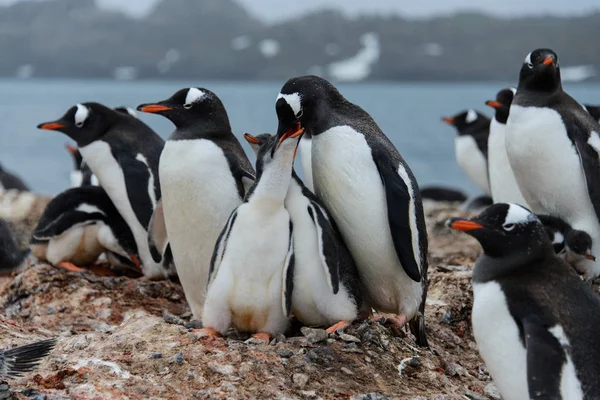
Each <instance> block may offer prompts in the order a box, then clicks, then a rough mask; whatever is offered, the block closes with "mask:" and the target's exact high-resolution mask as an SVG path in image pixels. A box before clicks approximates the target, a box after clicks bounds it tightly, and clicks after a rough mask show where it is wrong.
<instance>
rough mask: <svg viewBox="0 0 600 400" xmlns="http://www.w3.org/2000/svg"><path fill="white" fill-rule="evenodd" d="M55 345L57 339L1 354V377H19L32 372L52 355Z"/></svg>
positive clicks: (27, 345)
mask: <svg viewBox="0 0 600 400" xmlns="http://www.w3.org/2000/svg"><path fill="white" fill-rule="evenodd" d="M55 345H56V339H47V340H42V341H39V342H36V343H31V344H26V345H24V346H20V347H15V348H14V349H10V350H7V351H5V352H3V353H1V354H0V361H1V363H0V376H9V377H19V376H21V375H22V374H23V373H25V372H29V371H31V370H32V369H33V368H34V367H35V366H36V365H38V364H39V363H40V361H41V360H42V358H44V357H46V356H47V355H48V354H50V352H51V351H52V349H53V348H54V346H55Z"/></svg>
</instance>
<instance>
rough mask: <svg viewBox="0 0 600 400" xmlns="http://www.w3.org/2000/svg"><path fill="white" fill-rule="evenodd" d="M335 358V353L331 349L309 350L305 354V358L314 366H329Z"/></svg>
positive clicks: (318, 348)
mask: <svg viewBox="0 0 600 400" xmlns="http://www.w3.org/2000/svg"><path fill="white" fill-rule="evenodd" d="M334 357H335V352H334V351H333V350H332V349H331V347H317V348H314V349H311V350H309V352H308V353H306V356H305V358H306V359H307V360H308V361H310V362H312V363H315V364H321V365H325V364H329V363H330V362H332V361H333V359H334Z"/></svg>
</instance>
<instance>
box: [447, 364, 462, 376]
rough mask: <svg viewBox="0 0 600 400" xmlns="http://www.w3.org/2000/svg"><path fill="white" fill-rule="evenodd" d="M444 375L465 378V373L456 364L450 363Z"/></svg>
mask: <svg viewBox="0 0 600 400" xmlns="http://www.w3.org/2000/svg"><path fill="white" fill-rule="evenodd" d="M446 375H448V376H452V377H454V376H466V375H467V371H466V370H465V369H464V368H463V367H461V366H460V365H458V364H456V363H450V364H448V365H447V366H446Z"/></svg>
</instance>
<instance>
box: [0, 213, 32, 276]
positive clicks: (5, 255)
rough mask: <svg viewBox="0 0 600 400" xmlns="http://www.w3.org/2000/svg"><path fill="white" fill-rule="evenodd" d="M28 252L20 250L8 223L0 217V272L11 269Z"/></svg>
mask: <svg viewBox="0 0 600 400" xmlns="http://www.w3.org/2000/svg"><path fill="white" fill-rule="evenodd" d="M28 254H29V251H28V250H20V249H19V248H18V247H17V243H16V242H15V239H14V238H13V236H12V233H11V231H10V229H9V227H8V224H7V223H6V221H4V220H3V219H0V274H6V273H10V272H11V271H13V270H14V269H15V268H16V267H18V266H19V265H20V264H21V263H22V262H23V260H24V259H25V257H27V255H28Z"/></svg>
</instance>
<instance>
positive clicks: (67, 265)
mask: <svg viewBox="0 0 600 400" xmlns="http://www.w3.org/2000/svg"><path fill="white" fill-rule="evenodd" d="M56 267H58V268H62V269H66V270H67V271H71V272H83V271H85V269H83V268H79V267H78V266H77V265H75V264H73V263H70V262H68V261H61V262H59V263H58V264H57V265H56Z"/></svg>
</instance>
